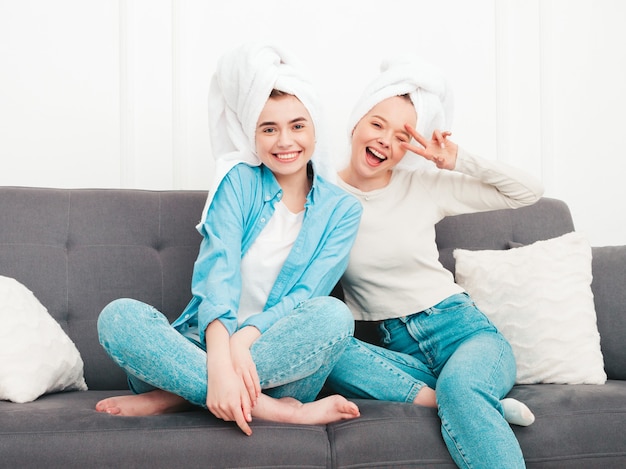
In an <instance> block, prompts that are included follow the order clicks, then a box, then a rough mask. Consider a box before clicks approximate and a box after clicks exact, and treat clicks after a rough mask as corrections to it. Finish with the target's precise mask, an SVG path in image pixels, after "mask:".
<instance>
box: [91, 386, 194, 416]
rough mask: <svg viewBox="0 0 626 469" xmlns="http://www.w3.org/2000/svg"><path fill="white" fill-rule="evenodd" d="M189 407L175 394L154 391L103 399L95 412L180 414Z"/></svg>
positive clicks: (141, 414)
mask: <svg viewBox="0 0 626 469" xmlns="http://www.w3.org/2000/svg"><path fill="white" fill-rule="evenodd" d="M190 406H191V404H189V402H187V401H186V400H185V399H183V398H182V397H180V396H177V395H176V394H172V393H169V392H166V391H162V390H160V389H155V390H154V391H150V392H147V393H144V394H131V395H128V396H115V397H109V398H107V399H103V400H101V401H100V402H98V403H97V404H96V410H97V411H98V412H104V413H107V414H111V415H123V416H143V415H159V414H165V413H169V412H180V411H182V410H185V409H187V408H189V407H190Z"/></svg>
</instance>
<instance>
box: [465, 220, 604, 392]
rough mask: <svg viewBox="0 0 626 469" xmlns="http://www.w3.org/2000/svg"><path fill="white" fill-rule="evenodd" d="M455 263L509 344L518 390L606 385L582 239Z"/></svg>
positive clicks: (477, 254) (571, 236) (479, 254)
mask: <svg viewBox="0 0 626 469" xmlns="http://www.w3.org/2000/svg"><path fill="white" fill-rule="evenodd" d="M454 258H455V259H456V280H457V283H458V284H459V285H461V286H462V287H463V288H465V290H466V291H467V292H468V293H469V295H470V296H471V297H472V299H473V300H474V302H475V303H476V305H477V306H478V307H479V308H480V309H481V310H482V311H483V312H484V313H485V314H486V315H487V316H488V317H489V318H490V319H491V321H492V322H493V323H494V324H495V325H496V327H497V328H498V329H499V330H500V332H501V333H502V334H503V335H504V336H505V337H506V338H507V339H508V340H509V342H510V343H511V346H512V348H513V353H514V355H515V359H516V361H517V379H516V382H517V383H518V384H532V383H561V384H603V383H604V382H605V381H606V373H605V372H604V358H603V356H602V352H601V350H600V334H599V333H598V327H597V323H596V311H595V306H594V302H593V293H592V291H591V279H592V274H591V247H590V245H589V242H588V241H587V239H586V238H585V237H584V235H582V234H579V233H576V232H572V233H568V234H566V235H563V236H560V237H558V238H553V239H549V240H546V241H538V242H536V243H533V244H531V245H528V246H522V247H518V248H514V249H509V250H506V251H468V250H463V249H456V250H455V251H454Z"/></svg>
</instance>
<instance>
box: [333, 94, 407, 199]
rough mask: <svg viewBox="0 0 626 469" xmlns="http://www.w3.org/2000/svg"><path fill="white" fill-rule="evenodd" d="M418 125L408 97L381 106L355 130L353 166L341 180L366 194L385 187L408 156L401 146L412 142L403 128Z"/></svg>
mask: <svg viewBox="0 0 626 469" xmlns="http://www.w3.org/2000/svg"><path fill="white" fill-rule="evenodd" d="M416 123H417V115H416V114H415V108H414V107H413V104H412V103H411V101H410V99H408V98H407V97H401V96H394V97H391V98H387V99H385V100H383V101H381V102H380V103H378V104H377V105H376V106H374V107H373V108H372V109H371V110H370V111H369V112H368V113H367V114H365V116H363V118H362V119H361V120H360V121H359V122H358V123H357V125H356V127H355V128H354V131H353V132H352V154H351V157H350V165H349V167H348V168H347V169H346V170H345V171H343V172H342V173H341V177H342V178H343V179H344V180H345V181H346V182H347V183H348V184H350V185H352V186H354V187H357V188H358V189H361V190H365V191H369V190H374V189H380V188H381V187H385V186H386V185H387V184H388V183H389V180H390V178H391V170H392V169H393V167H394V166H395V165H397V164H398V163H399V162H400V161H401V160H402V158H403V157H404V155H405V154H406V150H404V148H402V147H401V146H400V143H402V142H407V143H408V142H410V141H411V136H410V135H409V133H408V132H407V131H406V129H405V128H404V125H405V124H409V125H411V126H413V127H414V126H415V124H416Z"/></svg>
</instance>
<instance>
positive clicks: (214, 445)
mask: <svg viewBox="0 0 626 469" xmlns="http://www.w3.org/2000/svg"><path fill="white" fill-rule="evenodd" d="M204 200H205V193H203V192H188V191H164V192H152V191H139V190H117V189H109V190H86V189H70V190H59V189H43V188H16V187H2V188H0V275H4V276H8V277H14V278H16V279H17V280H19V281H20V282H22V283H24V284H25V285H26V286H28V287H29V288H30V289H31V290H32V291H33V292H34V293H35V295H36V296H37V297H38V298H39V300H40V301H41V302H42V303H43V304H44V305H45V306H46V307H47V308H48V310H49V311H50V313H51V314H52V315H53V316H54V318H55V319H56V320H57V321H58V322H59V323H60V324H61V326H62V327H63V329H64V330H65V332H66V333H67V334H68V335H69V336H70V337H71V338H72V340H73V341H74V343H75V344H76V346H77V347H78V349H79V351H80V353H81V355H82V358H83V360H84V362H85V379H86V381H87V384H88V386H89V391H83V392H80V391H76V392H65V393H58V394H51V395H46V396H43V397H41V398H39V399H37V400H36V401H35V402H32V403H27V404H15V403H11V402H6V401H0V467H2V468H26V467H32V468H35V467H36V468H41V467H46V468H49V469H52V468H57V467H58V468H73V467H76V468H92V467H94V468H97V467H124V468H133V467H147V468H159V467H163V468H174V467H248V468H253V467H254V468H279V467H280V468H289V467H307V468H331V467H343V468H367V467H396V468H401V467H402V468H404V467H423V468H426V467H437V468H452V467H455V466H454V464H453V462H452V460H451V459H450V457H449V455H448V452H447V450H446V448H445V446H444V444H443V441H442V438H441V436H440V431H439V419H438V417H437V414H436V411H434V410H432V409H427V408H421V407H417V406H413V405H410V404H399V403H388V402H376V401H357V402H358V404H359V406H360V409H361V414H362V416H361V417H360V418H359V419H356V420H352V421H346V422H339V423H335V424H331V425H318V426H315V425H309V426H295V425H285V424H279V423H271V422H264V421H254V422H253V424H252V427H253V432H254V434H253V435H252V436H251V437H246V436H244V435H243V434H242V433H241V432H240V431H239V430H238V429H237V428H236V426H235V425H234V424H232V423H225V422H223V421H220V420H218V419H216V418H214V417H213V416H212V415H211V414H210V413H209V412H208V411H205V410H202V409H198V410H194V411H189V412H184V413H178V414H170V415H163V416H156V417H113V416H109V415H103V414H99V413H97V412H95V411H94V405H95V403H96V402H97V401H98V400H99V399H101V398H103V397H106V396H110V395H114V394H119V393H123V392H128V391H126V389H127V388H126V382H125V377H124V375H123V373H122V372H121V371H120V370H119V369H118V368H117V367H116V366H115V365H114V364H113V363H112V362H111V360H110V359H109V358H108V357H107V356H106V354H105V353H104V352H103V350H102V349H101V347H100V345H99V344H98V340H97V337H96V319H97V317H98V314H99V312H100V310H101V309H102V308H103V306H104V305H106V304H107V303H108V302H109V301H111V300H113V299H115V298H119V297H132V298H137V299H140V300H143V301H145V302H148V303H151V304H152V305H154V306H155V307H156V308H158V309H159V310H161V311H163V312H165V313H166V314H167V315H168V316H169V318H170V319H173V318H175V317H176V316H177V315H178V314H179V313H180V311H181V310H182V309H183V307H184V306H185V305H186V303H187V301H188V300H189V297H190V293H189V283H190V276H191V271H192V265H193V262H194V260H195V256H196V254H197V250H198V245H199V241H200V238H199V235H198V234H197V233H196V231H195V229H194V225H195V224H196V222H197V220H198V217H199V215H200V212H201V210H202V207H203V204H204ZM573 229H574V226H573V223H572V219H571V216H570V212H569V210H568V208H567V206H566V205H565V204H564V203H563V202H561V201H559V200H554V199H547V198H544V199H542V200H541V201H540V202H539V203H537V204H536V205H534V206H532V207H527V208H522V209H518V210H504V211H497V212H490V213H484V214H474V215H463V216H459V217H453V218H448V219H446V220H444V221H442V222H441V223H440V224H439V226H438V239H437V241H438V244H439V246H440V250H441V258H442V261H443V262H444V264H445V265H446V266H447V267H449V268H450V269H453V268H454V267H453V263H452V255H451V252H452V249H453V248H455V247H465V248H474V249H476V248H479V249H480V248H489V249H505V248H506V247H507V246H508V244H509V242H516V243H521V244H528V243H532V242H533V241H536V240H539V239H548V238H551V237H555V236H559V235H561V234H564V233H566V232H569V231H572V230H573ZM593 274H594V280H593V284H592V288H593V291H594V295H595V302H596V309H597V314H598V327H599V330H600V334H601V338H602V350H603V353H604V359H605V368H606V372H607V374H608V376H609V380H608V382H607V383H606V384H605V385H602V386H594V385H569V386H568V385H545V384H542V385H526V386H516V387H515V388H514V390H513V391H512V395H513V396H515V397H517V398H519V399H521V400H523V401H524V402H526V403H527V404H528V405H529V406H530V407H531V408H532V409H533V411H534V413H535V415H536V417H537V420H536V422H535V424H534V425H532V426H530V427H526V428H523V427H514V430H515V433H516V435H517V437H518V439H519V441H520V443H521V446H522V449H523V451H524V454H525V457H526V460H527V463H528V467H542V468H563V467H571V468H593V467H598V468H623V467H626V436H625V435H624V433H623V431H624V428H626V345H624V342H625V339H626V288H625V287H626V247H596V248H594V249H593ZM336 294H340V293H339V292H336ZM357 334H359V335H361V336H362V337H364V338H365V339H367V340H372V339H371V337H372V335H371V330H369V328H368V327H367V325H366V324H358V325H357ZM485 444H489V440H488V436H487V435H485Z"/></svg>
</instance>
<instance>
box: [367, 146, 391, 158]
mask: <svg viewBox="0 0 626 469" xmlns="http://www.w3.org/2000/svg"><path fill="white" fill-rule="evenodd" d="M368 149H369V151H370V152H371V153H372V155H374V156H375V157H376V158H378V159H379V160H386V159H387V157H386V156H385V155H383V154H382V153H379V152H377V151H376V150H374V149H373V148H369V147H368Z"/></svg>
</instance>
